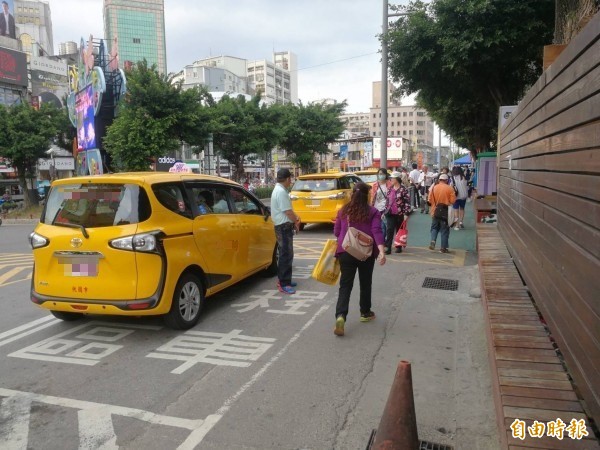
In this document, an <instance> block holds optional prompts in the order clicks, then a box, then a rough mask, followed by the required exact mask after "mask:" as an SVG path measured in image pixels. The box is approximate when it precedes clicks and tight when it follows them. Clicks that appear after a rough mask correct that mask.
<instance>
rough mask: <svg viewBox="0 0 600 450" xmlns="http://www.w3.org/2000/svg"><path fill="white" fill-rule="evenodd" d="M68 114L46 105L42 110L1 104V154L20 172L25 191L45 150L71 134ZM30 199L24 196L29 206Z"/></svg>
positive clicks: (27, 106)
mask: <svg viewBox="0 0 600 450" xmlns="http://www.w3.org/2000/svg"><path fill="white" fill-rule="evenodd" d="M65 114H66V113H65V111H64V110H59V109H57V108H56V107H55V106H54V105H52V104H49V103H43V104H42V106H41V107H40V109H39V110H37V109H34V108H32V107H31V106H30V105H29V104H27V103H22V104H19V105H15V106H11V107H9V108H6V107H4V106H3V105H0V124H1V126H0V155H2V156H4V157H5V158H8V159H10V160H11V164H12V166H13V167H14V168H16V169H17V174H18V176H19V181H20V184H21V187H22V188H23V192H28V191H27V184H26V179H27V178H31V177H34V176H35V173H36V165H37V161H38V159H40V158H46V157H47V156H48V155H47V154H46V150H48V149H49V148H50V145H51V144H52V141H53V140H54V139H55V138H57V136H59V135H65V134H66V133H68V131H67V130H68V128H67V129H65V128H63V127H65V126H68V127H70V125H66V122H65V120H64V118H65ZM29 201H30V198H29V196H28V195H25V203H26V206H29Z"/></svg>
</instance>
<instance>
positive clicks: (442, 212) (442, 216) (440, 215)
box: [430, 188, 448, 222]
mask: <svg viewBox="0 0 600 450" xmlns="http://www.w3.org/2000/svg"><path fill="white" fill-rule="evenodd" d="M430 195H431V197H432V199H433V201H434V202H435V197H434V196H433V188H432V189H431V192H430ZM433 217H435V218H436V219H439V220H445V221H446V222H448V205H445V204H443V203H437V202H436V204H435V210H434V211H433Z"/></svg>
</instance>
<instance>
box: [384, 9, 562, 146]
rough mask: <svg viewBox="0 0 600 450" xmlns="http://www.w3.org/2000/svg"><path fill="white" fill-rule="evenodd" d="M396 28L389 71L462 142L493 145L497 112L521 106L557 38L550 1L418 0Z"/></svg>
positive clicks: (391, 39) (403, 91) (392, 31)
mask: <svg viewBox="0 0 600 450" xmlns="http://www.w3.org/2000/svg"><path fill="white" fill-rule="evenodd" d="M398 9H400V10H402V11H404V12H406V13H407V15H406V16H403V17H401V18H400V19H399V20H398V21H397V22H396V23H395V24H393V25H392V26H391V28H390V32H389V34H388V36H387V39H388V43H389V67H390V73H391V75H392V77H393V80H394V81H395V82H398V83H400V88H399V89H400V92H401V94H402V95H408V94H413V93H417V102H418V104H419V105H420V106H422V107H424V108H425V109H427V111H428V112H429V114H430V116H431V117H432V118H433V119H434V120H435V121H436V122H437V123H438V124H439V125H440V126H441V127H442V128H443V129H444V130H445V131H446V133H448V134H449V135H450V136H452V138H453V140H455V141H456V142H458V144H459V145H461V146H463V147H467V148H470V149H472V150H473V149H478V150H481V149H485V148H487V147H488V146H489V145H490V143H491V142H493V141H494V140H495V133H496V128H497V123H498V122H497V118H498V108H499V107H500V106H501V105H512V104H516V103H517V102H518V101H519V99H520V98H521V97H522V96H523V94H524V92H525V91H526V89H527V88H528V87H529V86H531V84H533V83H534V82H535V81H536V79H537V78H538V77H539V75H540V74H541V54H542V52H541V49H542V47H543V45H544V44H547V43H548V42H550V41H551V40H552V32H553V24H554V15H553V11H554V2H553V1H552V0H523V1H514V0H433V1H432V2H430V3H424V2H421V1H412V2H410V3H409V5H407V6H405V7H400V8H398Z"/></svg>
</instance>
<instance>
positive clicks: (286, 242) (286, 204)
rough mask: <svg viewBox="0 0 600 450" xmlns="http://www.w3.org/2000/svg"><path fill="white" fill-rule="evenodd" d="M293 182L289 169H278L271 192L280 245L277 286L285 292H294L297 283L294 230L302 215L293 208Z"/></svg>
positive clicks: (272, 213) (296, 229)
mask: <svg viewBox="0 0 600 450" xmlns="http://www.w3.org/2000/svg"><path fill="white" fill-rule="evenodd" d="M291 184H292V173H291V172H290V171H289V169H279V170H278V171H277V184H276V185H275V187H274V188H273V193H272V194H271V217H272V219H273V223H274V224H275V236H276V237H277V245H278V246H279V260H278V262H277V277H278V282H277V288H278V289H279V291H280V292H283V293H285V294H294V293H296V290H295V289H294V287H296V283H295V282H293V281H292V262H293V260H294V231H298V230H299V229H300V217H298V215H297V214H296V213H295V212H294V210H293V209H292V202H291V200H290V195H289V194H288V191H287V190H288V188H289V187H290V186H291Z"/></svg>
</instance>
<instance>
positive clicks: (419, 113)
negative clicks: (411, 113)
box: [417, 111, 425, 117]
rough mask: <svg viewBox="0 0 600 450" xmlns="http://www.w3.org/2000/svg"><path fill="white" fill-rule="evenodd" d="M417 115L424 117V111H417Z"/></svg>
mask: <svg viewBox="0 0 600 450" xmlns="http://www.w3.org/2000/svg"><path fill="white" fill-rule="evenodd" d="M417 116H419V117H425V112H424V111H417Z"/></svg>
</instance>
